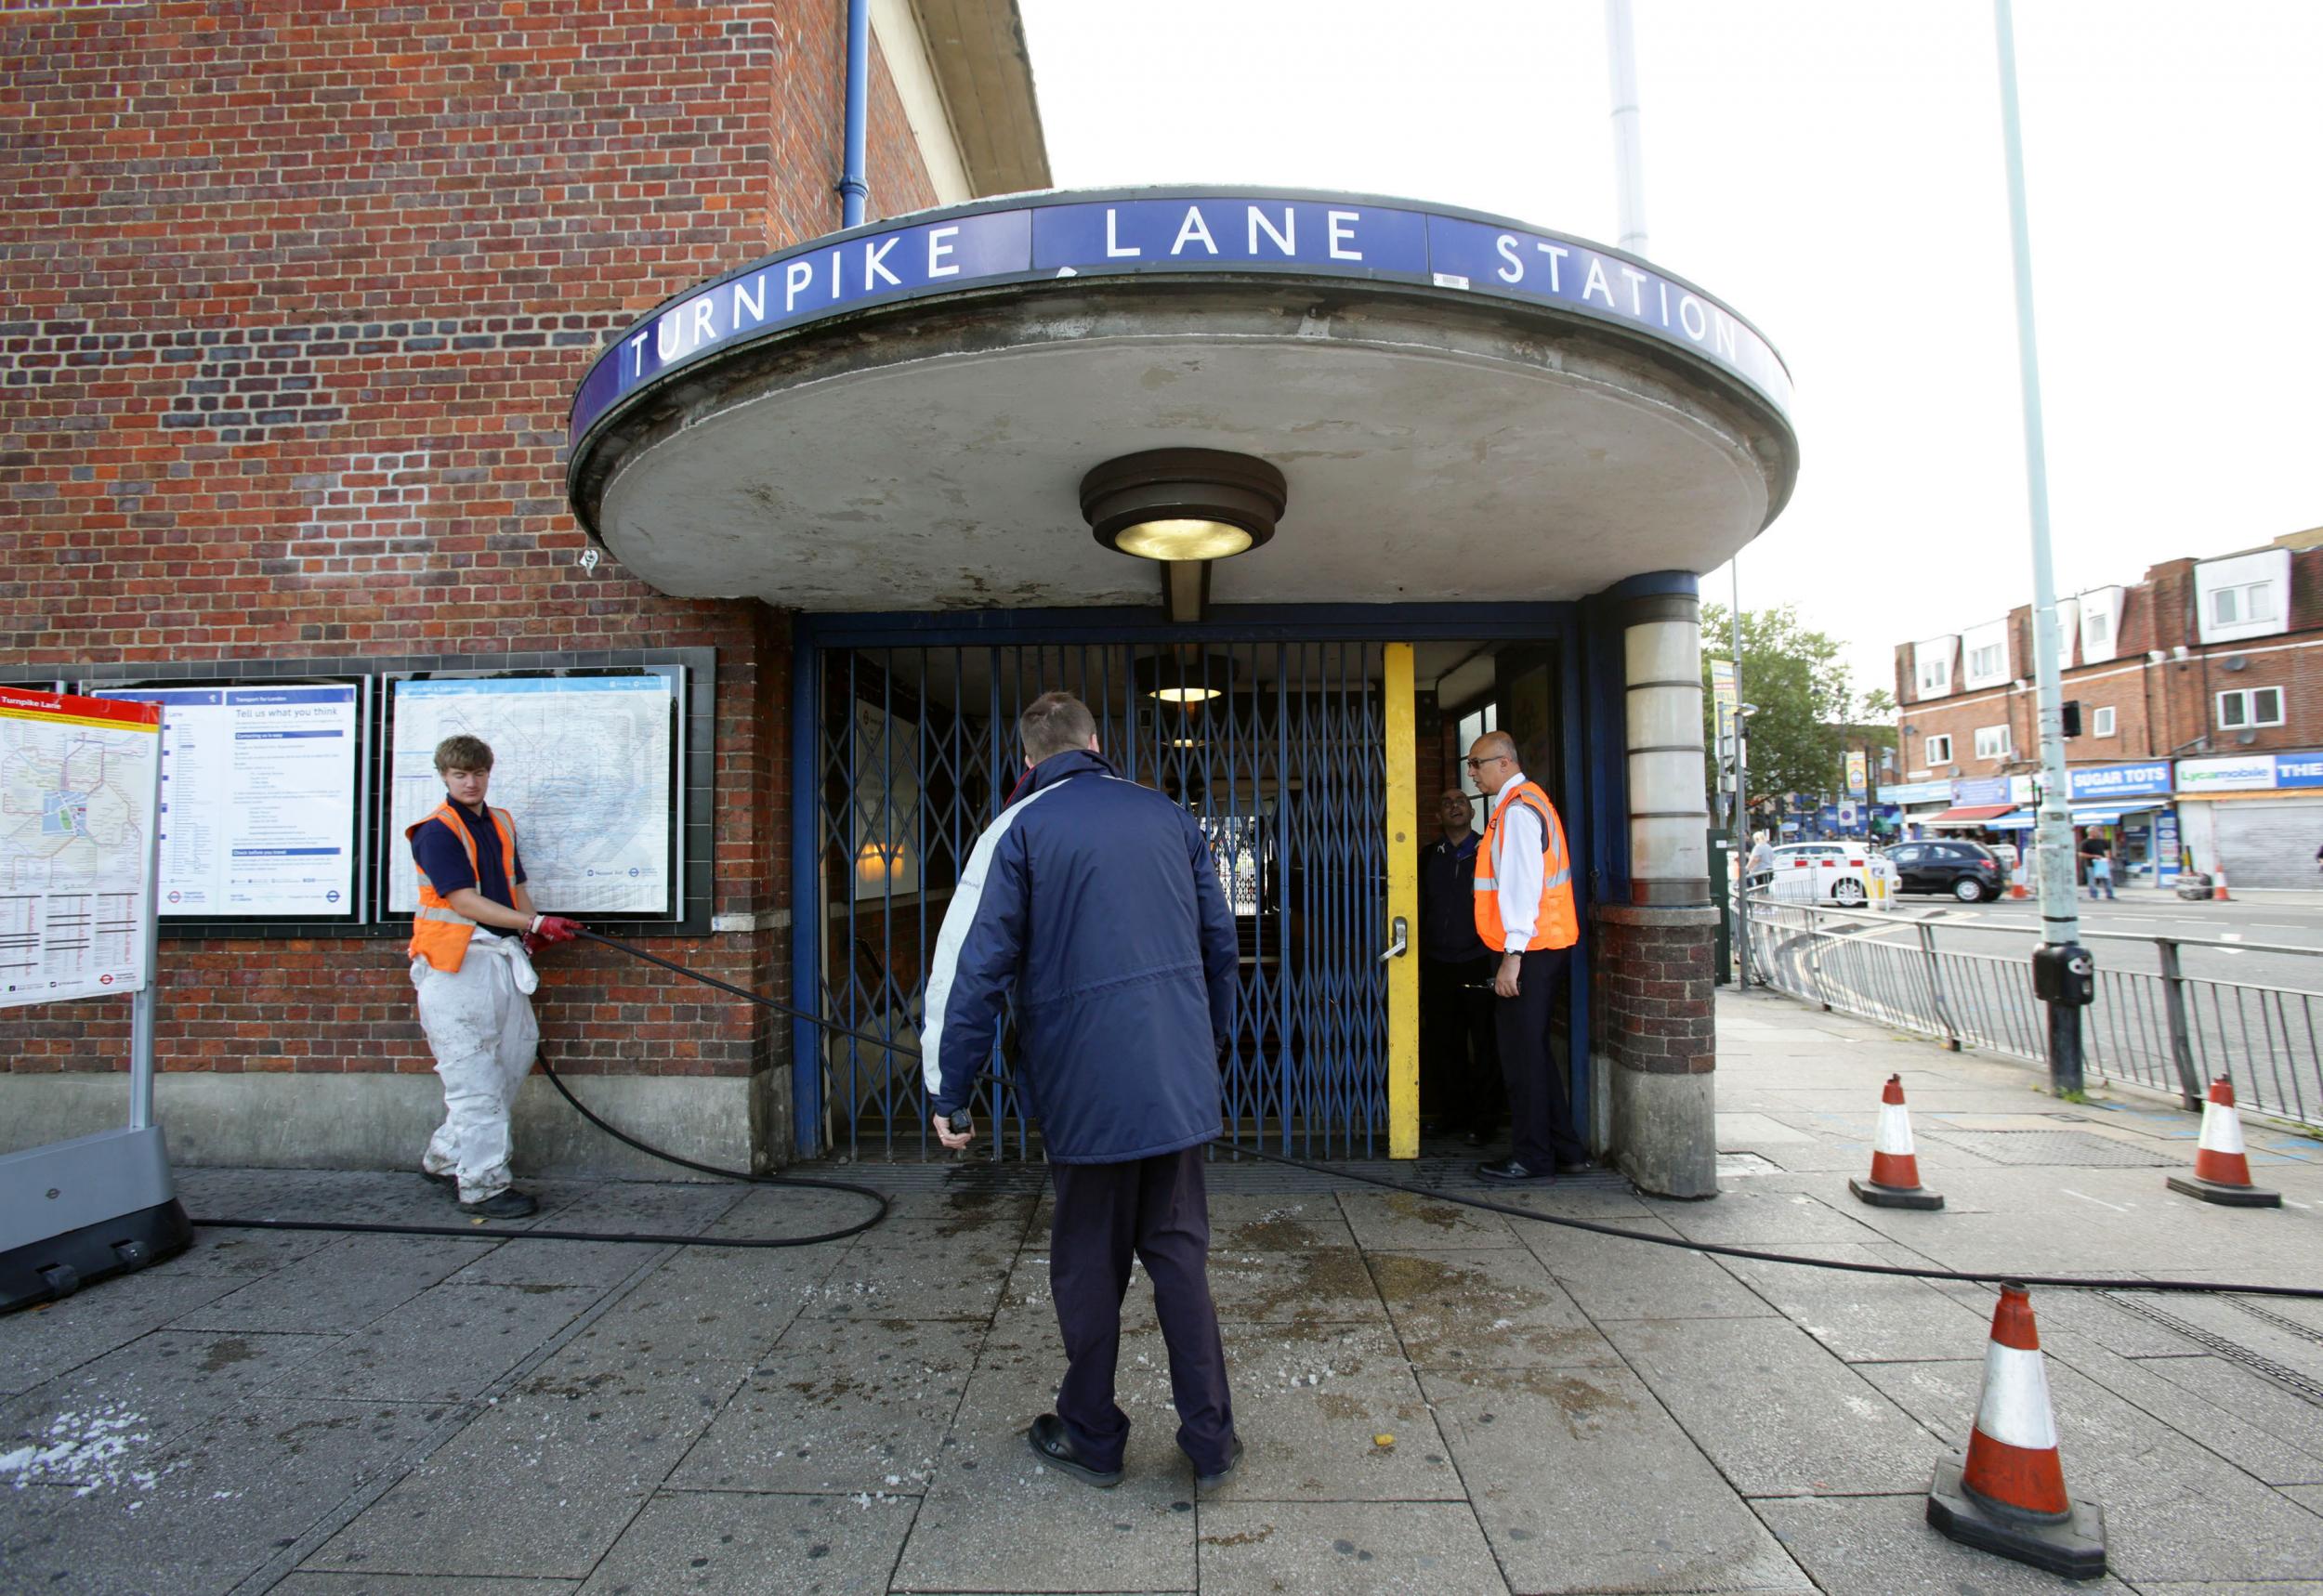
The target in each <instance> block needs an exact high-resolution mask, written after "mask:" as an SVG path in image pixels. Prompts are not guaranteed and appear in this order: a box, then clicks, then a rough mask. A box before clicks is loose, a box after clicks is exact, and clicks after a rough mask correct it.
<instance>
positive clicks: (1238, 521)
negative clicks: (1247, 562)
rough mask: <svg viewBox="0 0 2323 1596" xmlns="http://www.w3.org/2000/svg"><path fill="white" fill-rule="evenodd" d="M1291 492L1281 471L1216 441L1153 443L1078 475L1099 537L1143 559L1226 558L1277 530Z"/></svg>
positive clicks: (1084, 508)
mask: <svg viewBox="0 0 2323 1596" xmlns="http://www.w3.org/2000/svg"><path fill="white" fill-rule="evenodd" d="M1287 500H1288V489H1287V486H1286V485H1285V483H1284V482H1283V479H1282V473H1281V472H1280V471H1278V470H1276V469H1275V468H1274V467H1273V466H1272V465H1269V464H1267V463H1266V462H1265V461H1264V460H1260V459H1257V458H1255V457H1254V456H1252V455H1248V454H1230V453H1228V452H1227V451H1224V450H1219V449H1149V450H1147V451H1144V452H1142V453H1138V454H1124V455H1122V457H1121V458H1120V459H1118V460H1109V461H1107V462H1106V463H1105V464H1102V465H1100V466H1098V467H1097V468H1096V470H1094V471H1092V472H1090V473H1089V474H1088V475H1087V476H1086V477H1083V478H1082V479H1081V514H1082V516H1083V517H1084V518H1085V519H1086V520H1087V521H1088V523H1089V530H1090V531H1091V532H1093V533H1095V534H1096V540H1097V542H1099V543H1103V544H1104V545H1105V546H1106V547H1107V548H1109V549H1114V550H1117V551H1119V552H1120V553H1122V554H1125V555H1133V556H1136V557H1137V558H1139V559H1150V560H1160V561H1164V562H1172V563H1175V562H1179V561H1192V560H1214V559H1227V558H1229V557H1231V556H1235V555H1239V554H1241V553H1244V552H1245V551H1247V550H1250V549H1254V548H1256V547H1257V546H1258V545H1259V544H1261V543H1265V542H1266V540H1267V539H1269V538H1271V537H1273V536H1274V535H1275V522H1276V521H1277V520H1278V519H1279V518H1280V517H1281V515H1282V509H1283V505H1284V504H1285V503H1286V502H1287Z"/></svg>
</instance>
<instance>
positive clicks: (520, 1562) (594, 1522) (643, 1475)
mask: <svg viewBox="0 0 2323 1596" xmlns="http://www.w3.org/2000/svg"><path fill="white" fill-rule="evenodd" d="M709 1419H710V1414H709V1413H708V1412H707V1411H705V1410H704V1408H703V1407H702V1405H701V1403H700V1402H699V1401H698V1400H697V1398H696V1396H695V1394H694V1393H690V1392H685V1391H679V1392H675V1393H660V1392H653V1393H646V1394H636V1393H623V1392H615V1393H604V1392H586V1391H582V1392H572V1393H565V1394H555V1393H547V1392H519V1393H512V1394H510V1395H507V1396H504V1397H502V1398H500V1400H499V1401H498V1402H497V1403H496V1404H495V1405H494V1406H492V1407H491V1408H490V1409H489V1410H488V1411H487V1412H485V1413H484V1414H483V1415H482V1416H481V1417H479V1418H478V1419H476V1420H475V1421H474V1422H473V1423H471V1424H469V1425H468V1426H467V1427H466V1429H464V1430H462V1431H461V1432H459V1433H458V1434H457V1435H454V1436H453V1438H452V1439H451V1440H450V1441H448V1442H447V1443H445V1444H444V1446H442V1447H440V1449H439V1450H437V1451H436V1452H435V1453H434V1455H432V1456H431V1457H429V1458H428V1459H427V1461H426V1462H425V1463H423V1464H421V1465H420V1466H419V1467H418V1468H416V1469H414V1470H413V1471H412V1472H410V1473H409V1474H407V1475H405V1476H404V1477H403V1478H402V1479H401V1480H400V1482H399V1483H398V1484H397V1485H395V1486H394V1488H392V1489H391V1490H389V1491H388V1492H387V1494H386V1495H384V1496H382V1497H381V1498H379V1499H378V1500H377V1501H375V1502H374V1503H373V1504H372V1505H371V1506H370V1507H369V1508H367V1509H365V1510H364V1511H363V1512H362V1513H361V1515H359V1516H358V1517H357V1518H356V1519H355V1520H354V1521H353V1522H352V1523H350V1524H348V1525H347V1527H346V1528H344V1529H342V1530H340V1531H339V1532H338V1534H336V1535H335V1536H333V1537H331V1539H330V1540H329V1541H328V1542H326V1543H325V1544H324V1545H323V1546H322V1549H321V1550H318V1551H317V1552H315V1553H314V1555H313V1556H311V1557H309V1558H308V1560H307V1562H306V1563H305V1565H304V1566H306V1567H308V1568H314V1569H323V1570H348V1569H353V1570H361V1571H363V1572H367V1573H384V1574H437V1575H464V1576H487V1575H502V1576H523V1577H527V1578H535V1577H540V1576H547V1577H550V1578H563V1579H583V1578H586V1577H587V1576H588V1575H589V1574H590V1572H591V1571H592V1570H594V1569H595V1568H596V1566H597V1560H598V1559H599V1558H601V1557H602V1556H604V1554H605V1552H606V1551H607V1550H608V1549H610V1547H611V1546H612V1544H613V1542H614V1540H615V1539H616V1538H618V1537H619V1536H620V1534H621V1532H622V1530H623V1528H624V1527H626V1525H627V1524H628V1523H629V1521H630V1520H631V1519H632V1518H634V1517H636V1516H637V1511H638V1510H639V1509H641V1508H642V1507H643V1506H644V1505H645V1502H646V1499H647V1498H649V1497H650V1495H651V1494H652V1493H653V1491H654V1490H655V1489H656V1488H657V1487H659V1486H660V1485H661V1484H662V1482H663V1479H665V1478H666V1477H667V1476H668V1474H669V1472H670V1471H671V1470H672V1469H673V1468H675V1467H676V1464H677V1460H678V1459H680V1458H682V1457H683V1456H684V1455H685V1452H686V1448H687V1447H689V1446H691V1445H692V1444H693V1441H694V1438H695V1436H697V1435H698V1434H700V1433H701V1432H702V1428H703V1427H704V1426H705V1425H707V1424H708V1422H709Z"/></svg>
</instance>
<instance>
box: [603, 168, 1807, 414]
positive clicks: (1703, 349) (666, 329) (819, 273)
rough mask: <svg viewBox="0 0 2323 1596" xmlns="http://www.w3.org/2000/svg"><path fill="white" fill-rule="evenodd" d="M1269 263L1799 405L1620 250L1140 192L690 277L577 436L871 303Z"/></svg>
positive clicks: (645, 325) (1435, 223)
mask: <svg viewBox="0 0 2323 1596" xmlns="http://www.w3.org/2000/svg"><path fill="white" fill-rule="evenodd" d="M1253 271H1255V272H1263V273H1277V274H1285V275H1294V276H1302V277H1322V278H1345V279H1355V280H1362V281H1389V282H1402V283H1409V284H1411V285H1414V286H1417V287H1421V288H1425V289H1430V290H1437V291H1443V292H1449V293H1454V294H1475V295H1477V296H1479V297H1485V298H1492V299H1502V300H1508V301H1513V302H1517V303H1529V304H1535V305H1549V306H1555V307H1558V308H1560V309H1562V310H1565V311H1568V312H1571V313H1575V314H1579V315H1581V316H1585V317H1588V318H1590V319H1592V320H1595V321H1605V322H1608V323H1611V324H1613V325H1615V326H1618V327H1621V328H1622V329H1624V330H1626V331H1629V332H1631V333H1634V334H1641V335H1643V336H1645V337H1647V338H1649V339H1651V340H1654V341H1655V342H1657V343H1660V344H1662V345H1665V346H1669V347H1674V348H1678V349H1681V350H1684V351H1685V352H1686V353H1687V354H1690V355H1692V356H1695V357H1697V358H1699V359H1700V360H1703V361H1706V362H1707V363H1709V364H1710V365H1712V366H1713V367H1715V368H1717V369H1719V370H1722V371H1724V372H1726V373H1728V374H1729V375H1731V376H1733V377H1735V378H1738V379H1739V380H1740V381H1741V382H1742V383H1744V384H1745V385H1747V386H1749V387H1750V388H1752V390H1753V391H1754V392H1756V393H1757V394H1758V395H1759V396H1760V397H1761V398H1763V399H1765V401H1766V402H1767V403H1769V404H1771V405H1772V406H1773V407H1774V408H1775V410H1776V411H1777V412H1778V413H1781V414H1783V415H1785V416H1786V417H1787V416H1788V414H1789V412H1790V406H1791V379H1790V374H1789V373H1787V372H1786V371H1785V370H1784V368H1783V364H1782V360H1781V358H1780V357H1779V356H1778V355H1777V354H1776V352H1775V349H1774V347H1773V346H1772V345H1770V344H1769V343H1767V341H1766V340H1765V338H1764V337H1762V336H1760V334H1759V333H1758V332H1757V330H1756V329H1755V328H1753V327H1752V326H1751V324H1750V323H1749V322H1747V321H1743V320H1742V318H1741V317H1739V315H1737V314H1736V313H1735V312H1734V311H1732V310H1730V309H1728V308H1727V307H1726V306H1725V305H1722V304H1721V303H1719V302H1718V301H1717V300H1715V299H1713V298H1712V297H1711V296H1710V295H1709V294H1704V293H1703V292H1702V291H1701V290H1700V289H1699V288H1696V287H1695V286H1693V285H1692V284H1691V283H1688V282H1686V281H1682V280H1680V279H1678V278H1675V277H1673V276H1671V275H1669V274H1668V273H1666V272H1662V271H1657V270H1655V269H1654V268H1651V267H1649V266H1647V264H1646V263H1645V262H1643V261H1640V260H1637V259H1635V258H1634V257H1633V256H1630V255H1623V254H1621V252H1620V251H1618V250H1612V249H1608V248H1605V247H1603V246H1601V245H1598V244H1593V243H1589V242H1584V241H1582V240H1580V239H1575V238H1570V237H1568V236H1566V235H1564V234H1561V233H1551V232H1543V231H1542V230H1540V229H1533V228H1526V227H1522V226H1519V225H1517V224H1516V223H1514V222H1508V221H1503V220H1501V219H1499V218H1496V217H1492V216H1481V215H1477V214H1475V213H1469V212H1453V211H1437V210H1420V209H1417V208H1414V207H1412V206H1411V205H1409V204H1402V203H1389V202H1382V201H1379V200H1373V199H1363V198H1333V197H1330V196H1324V195H1312V194H1293V193H1281V192H1260V191H1250V192H1243V193H1232V192H1227V193H1219V192H1215V191H1205V190H1194V191H1179V190H1133V191H1130V192H1125V193H1122V194H1119V195H1106V196H1096V197H1091V196H1088V195H1084V194H1071V193H1062V194H1056V195H1043V196H1040V197H1037V198H1032V199H1016V200H1010V201H1004V202H999V203H992V204H987V205H981V206H963V207H958V208H955V209H952V210H948V211H940V212H930V213H923V214H921V215H920V216H914V217H912V218H909V219H905V220H901V221H899V222H898V223H896V224H895V225H892V226H886V227H873V228H860V229H855V230H853V231H851V232H847V233H837V234H833V235H832V236H830V237H828V238H823V239H818V240H816V241H814V242H811V243H806V244H802V245H800V246H799V247H797V248H796V249H793V250H788V251H785V252H784V253H782V254H781V255H772V256H769V257H768V258H767V259H765V260H761V261H757V262H755V263H753V264H752V265H750V266H746V267H744V268H742V269H741V270H740V271H737V272H733V273H730V274H728V276H726V277H722V278H720V279H718V280H717V281H714V282H711V283H708V284H706V285H704V286H702V287H701V288H698V289H694V290H691V291H689V292H688V293H686V294H681V295H679V296H678V297H676V298H675V299H672V300H670V301H668V302H667V303H665V304H663V306H662V307H660V308H659V309H657V310H655V311H654V312H653V313H652V314H651V315H650V316H648V317H647V318H645V320H643V321H639V322H637V324H636V325H634V326H632V327H631V328H630V329H629V330H628V331H627V332H626V333H624V334H622V336H621V339H620V341H619V342H617V343H615V344H614V345H613V346H611V347H610V348H608V349H607V350H606V351H605V352H604V354H602V355H601V356H599V357H598V359H597V362H596V364H595V365H593V366H592V367H590V369H589V372H588V374H587V376H586V377H584V379H583V381H582V384H581V388H580V391H579V393H578V394H577V395H576V396H575V398H574V399H573V405H572V418H571V428H572V433H571V435H572V439H573V441H574V442H575V443H576V444H577V443H578V442H579V441H580V439H581V438H583V437H584V435H586V434H587V432H588V431H589V429H590V428H591V427H593V426H595V425H597V422H598V421H600V420H602V419H603V418H604V417H605V416H606V415H607V414H608V413H609V412H611V411H612V410H613V409H614V408H615V407H616V406H618V405H620V404H621V403H622V402H623V400H624V399H628V398H629V397H630V396H631V395H633V394H636V393H637V392H638V391H639V390H641V389H643V388H646V387H649V386H652V385H653V384H655V383H656V382H657V381H659V380H660V379H662V378H663V377H666V376H669V375H671V374H673V373H676V372H679V371H681V370H683V369H684V368H685V367H687V366H689V365H690V364H692V363H693V362H695V361H698V360H704V359H706V358H708V357H711V356H714V355H716V354H719V353H721V352H724V351H727V350H730V349H733V348H736V347H742V346H743V345H746V344H750V343H753V342H755V341H756V340H758V339H761V338H766V337H771V336H775V335H779V334H787V333H793V332H796V331H798V330H799V329H801V328H804V327H807V326H811V325H813V324H814V323H815V322H817V321H823V320H826V319H829V318H832V317H834V316H840V315H844V314H847V313H849V312H852V311H855V310H859V309H861V308H864V307H870V306H876V305H883V304H889V303H893V302H896V301H904V300H911V299H915V298H923V297H926V296H930V295H935V294H950V293H953V292H956V291H957V290H959V289H962V288H967V287H986V286H991V285H994V284H999V283H1006V282H1012V281H1015V282H1035V281H1069V280H1070V279H1073V278H1079V277H1097V276H1108V277H1116V276H1136V275H1142V274H1148V273H1193V272H1211V273H1232V274H1239V273H1245V272H1253Z"/></svg>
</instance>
